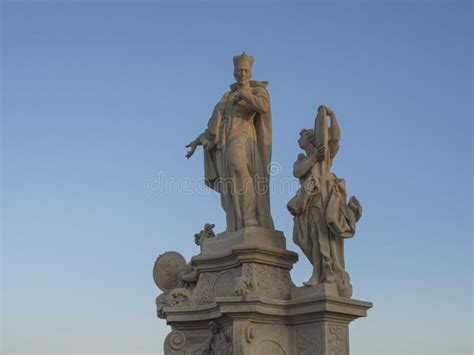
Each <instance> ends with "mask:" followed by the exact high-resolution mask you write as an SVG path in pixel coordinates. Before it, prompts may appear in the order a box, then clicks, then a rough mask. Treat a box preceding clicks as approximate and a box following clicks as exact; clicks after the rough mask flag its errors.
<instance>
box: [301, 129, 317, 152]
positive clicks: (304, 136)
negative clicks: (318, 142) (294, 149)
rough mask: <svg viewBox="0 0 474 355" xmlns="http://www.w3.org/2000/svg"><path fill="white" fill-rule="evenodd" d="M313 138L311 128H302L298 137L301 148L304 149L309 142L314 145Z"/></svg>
mask: <svg viewBox="0 0 474 355" xmlns="http://www.w3.org/2000/svg"><path fill="white" fill-rule="evenodd" d="M314 140H315V136H314V130H313V129H302V130H301V132H300V138H299V139H298V144H299V145H300V148H301V149H305V148H306V147H307V146H308V145H309V144H311V145H313V146H315V144H314Z"/></svg>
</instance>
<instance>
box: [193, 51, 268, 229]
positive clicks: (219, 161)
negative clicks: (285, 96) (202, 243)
mask: <svg viewBox="0 0 474 355" xmlns="http://www.w3.org/2000/svg"><path fill="white" fill-rule="evenodd" d="M253 61H254V58H253V57H252V56H248V55H247V54H245V52H244V53H242V54H241V55H239V56H235V57H234V77H235V79H236V83H234V84H232V85H231V87H230V91H229V92H226V93H225V94H224V96H222V98H221V99H220V101H219V102H218V103H217V105H216V106H215V108H214V111H213V113H212V116H211V118H210V119H209V121H208V124H207V128H206V129H205V130H204V132H203V133H201V134H200V135H199V136H198V137H197V138H196V139H195V140H193V141H192V142H191V143H189V144H188V145H187V146H186V147H188V148H190V150H189V151H188V152H187V154H186V157H187V158H190V157H191V156H192V155H193V154H194V151H195V150H196V148H197V146H198V145H202V146H203V148H204V175H205V182H206V185H207V186H209V187H210V188H212V189H214V190H215V191H217V192H219V193H220V196H221V205H222V207H223V209H224V211H225V214H226V221H227V229H226V231H227V232H233V231H237V230H239V229H241V228H243V227H247V226H261V227H266V228H270V229H273V220H272V217H271V214H270V201H269V176H268V166H269V164H270V161H271V148H272V121H271V110H270V96H269V94H268V91H267V89H266V87H267V85H268V82H265V81H253V80H250V78H251V75H252V64H253Z"/></svg>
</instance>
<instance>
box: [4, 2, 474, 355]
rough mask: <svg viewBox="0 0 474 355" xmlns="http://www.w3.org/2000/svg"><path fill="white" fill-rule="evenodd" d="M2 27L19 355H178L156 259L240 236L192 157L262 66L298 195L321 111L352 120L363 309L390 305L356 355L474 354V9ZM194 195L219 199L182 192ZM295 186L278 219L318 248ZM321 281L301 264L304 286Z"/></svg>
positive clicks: (318, 10) (327, 5)
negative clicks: (368, 304) (239, 61)
mask: <svg viewBox="0 0 474 355" xmlns="http://www.w3.org/2000/svg"><path fill="white" fill-rule="evenodd" d="M1 9H2V17H1V27H2V48H1V54H2V64H1V69H2V222H3V224H2V292H1V296H2V347H1V350H2V351H3V352H4V353H15V352H17V353H18V352H20V353H21V352H23V353H35V352H46V353H53V352H61V353H79V352H82V353H92V352H129V353H152V352H155V353H160V352H161V351H162V343H163V340H164V337H165V336H166V334H167V333H168V332H169V328H168V327H167V326H166V325H165V324H164V323H165V322H164V321H163V320H159V319H157V318H156V316H155V304H154V302H155V297H156V296H157V295H158V294H159V293H160V291H159V290H158V289H157V288H156V286H155V285H154V283H153V279H152V267H153V263H154V261H155V259H156V257H157V256H158V255H159V254H160V253H163V252H164V251H168V250H176V251H179V252H181V253H182V254H183V255H184V256H185V257H186V258H187V259H188V260H189V258H190V257H191V256H192V255H194V254H196V253H197V252H198V249H197V247H196V246H195V245H194V241H193V235H194V233H195V232H197V231H199V230H200V229H201V228H202V226H203V224H204V223H206V222H213V223H215V224H216V229H217V230H218V231H221V230H223V229H224V228H225V226H224V213H223V212H222V211H221V208H220V203H219V196H218V195H217V194H216V193H214V192H209V191H208V190H205V189H203V188H202V184H199V182H200V181H201V183H202V180H201V179H202V176H203V166H202V152H201V150H200V149H199V150H198V151H197V152H196V154H195V156H194V157H193V158H192V159H191V160H189V161H187V160H186V159H185V158H184V155H185V152H186V150H185V148H184V146H185V144H187V143H189V142H190V141H191V140H192V139H194V138H195V136H196V135H197V134H198V133H200V132H201V131H202V129H203V128H204V127H205V125H206V123H207V119H208V117H209V115H210V114H211V111H212V109H213V107H214V104H215V103H216V102H217V100H218V99H219V98H220V97H221V95H222V94H223V93H224V92H225V91H227V90H228V85H229V84H231V83H232V82H233V76H232V71H233V66H232V56H234V55H236V54H239V53H241V52H242V51H243V50H246V51H247V52H248V53H250V54H252V55H254V56H255V64H254V68H253V77H254V79H256V80H268V81H270V86H269V91H270V95H271V98H272V110H273V161H274V162H276V163H277V164H279V165H278V166H279V167H280V171H279V172H277V173H276V174H275V175H274V176H273V185H272V186H275V187H276V186H282V182H285V181H293V183H295V180H291V179H292V176H291V174H292V172H291V170H292V164H293V162H294V160H295V158H296V156H297V154H298V153H299V149H298V145H297V142H296V141H297V139H298V134H299V131H300V130H301V129H302V128H308V127H312V125H313V122H314V117H315V113H316V109H317V106H318V105H319V104H321V103H324V104H326V105H328V106H329V107H331V108H333V109H334V111H335V112H336V115H337V117H338V119H339V123H340V125H341V129H342V141H341V149H340V151H339V154H338V156H337V158H336V160H335V163H334V166H333V169H334V171H335V172H336V174H338V175H339V176H340V177H344V178H345V179H346V181H347V186H348V191H349V193H350V194H355V195H357V197H358V198H359V200H360V201H361V203H362V205H363V207H364V215H363V217H362V219H361V221H360V223H359V225H358V231H357V234H356V237H355V238H354V239H352V240H349V241H348V242H347V243H346V261H347V269H348V271H349V273H350V274H351V277H352V283H353V286H354V298H357V299H362V300H368V301H372V302H374V308H373V309H372V310H371V311H369V316H368V317H367V318H365V319H360V320H357V321H355V322H354V323H353V324H352V325H351V348H352V352H353V353H361V354H368V353H373V354H384V353H401V354H407V353H423V354H433V353H471V351H472V281H473V274H472V231H473V230H472V219H473V213H472V188H473V183H472V135H473V130H472V15H473V12H472V4H471V2H469V1H456V0H454V1H399V2H392V1H379V2H375V1H350V2H349V1H348V2H342V1H331V2H312V3H310V2H305V3H303V2H289V1H288V2H270V1H265V2H258V1H255V2H246V1H244V2H235V1H222V2H218V1H206V2H200V1H196V2H179V1H178V2H175V3H171V2H169V3H165V2H153V1H128V2H126V1H120V2H119V1H94V2H93V1H63V2H59V1H3V2H2V7H1ZM186 178H189V180H184V181H186V182H185V183H184V185H186V184H188V185H189V184H190V186H195V185H199V186H200V187H201V188H200V190H198V191H194V192H193V191H192V190H191V191H190V189H189V188H188V187H186V186H184V185H181V186H180V185H178V183H177V182H176V181H183V179H186ZM173 179H174V180H173ZM289 179H290V180H289ZM160 181H162V182H167V183H168V189H164V190H162V191H159V189H158V187H157V186H158V185H157V184H159V182H160ZM183 186H184V187H183ZM292 186H293V187H294V186H296V185H294V184H293V185H292ZM294 190H295V189H294V188H282V189H278V188H276V191H273V193H272V196H271V204H272V211H273V218H274V220H275V225H276V228H277V229H280V230H282V231H284V233H285V235H286V237H287V242H288V247H289V249H291V250H294V251H297V252H298V251H299V249H298V248H297V247H296V246H295V245H294V244H293V242H292V241H291V231H292V218H291V216H290V215H289V214H288V213H287V211H286V203H287V201H288V200H289V199H290V198H291V197H292V193H294ZM310 272H311V268H310V264H309V262H307V261H306V260H305V258H304V256H303V255H302V254H300V261H299V262H298V263H297V264H296V266H295V268H294V269H293V271H292V277H293V279H294V281H295V282H296V283H297V284H301V283H302V282H303V281H305V280H306V279H307V278H308V277H309V275H310Z"/></svg>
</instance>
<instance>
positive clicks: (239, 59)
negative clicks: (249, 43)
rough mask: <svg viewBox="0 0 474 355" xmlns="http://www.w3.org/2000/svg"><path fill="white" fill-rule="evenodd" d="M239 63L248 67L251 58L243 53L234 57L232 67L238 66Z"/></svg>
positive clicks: (251, 60) (251, 61) (251, 62)
mask: <svg viewBox="0 0 474 355" xmlns="http://www.w3.org/2000/svg"><path fill="white" fill-rule="evenodd" d="M241 63H246V64H247V65H248V66H249V67H251V66H252V64H253V56H251V55H247V54H246V53H245V52H242V54H241V55H236V56H235V57H234V67H237V66H239V64H241Z"/></svg>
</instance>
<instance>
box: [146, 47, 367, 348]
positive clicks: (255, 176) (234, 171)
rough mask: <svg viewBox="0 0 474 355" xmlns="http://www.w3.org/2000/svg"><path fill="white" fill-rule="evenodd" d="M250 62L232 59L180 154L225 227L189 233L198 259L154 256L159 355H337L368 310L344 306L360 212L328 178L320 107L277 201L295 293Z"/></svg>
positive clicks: (302, 135)
mask: <svg viewBox="0 0 474 355" xmlns="http://www.w3.org/2000/svg"><path fill="white" fill-rule="evenodd" d="M253 62H254V58H253V57H252V56H250V55H247V54H246V53H245V52H244V53H242V54H241V55H238V56H235V57H234V58H233V64H234V78H235V83H233V84H232V85H231V86H230V91H228V92H226V93H225V94H224V95H223V96H222V98H221V99H220V100H219V101H218V102H217V104H216V105H215V107H214V110H213V112H212V115H211V117H210V118H209V120H208V122H207V126H206V128H205V129H204V130H203V132H202V133H200V134H199V135H198V136H197V137H196V138H195V139H194V140H193V141H192V142H191V143H189V144H188V145H187V146H186V147H187V148H189V151H188V152H187V154H186V157H187V158H188V159H189V158H191V157H192V156H193V154H194V153H195V151H196V149H197V147H198V146H202V147H203V155H204V177H205V183H206V185H207V186H208V187H209V188H211V189H213V190H215V191H216V192H218V193H219V195H220V200H221V206H222V208H223V209H224V212H225V215H226V230H225V231H223V232H222V233H218V234H216V233H215V232H214V230H213V229H214V224H209V223H207V224H205V225H204V228H203V229H202V230H201V231H200V232H199V233H196V234H195V235H194V241H195V243H196V245H197V246H198V247H199V253H198V254H197V255H195V256H193V257H192V258H191V260H190V261H189V262H186V260H185V258H184V257H183V256H182V255H181V254H179V253H177V252H174V251H168V252H165V253H163V254H161V255H160V256H159V257H158V258H157V260H156V262H155V265H154V269H153V277H154V280H155V283H156V284H157V286H158V287H159V288H160V289H161V290H162V291H163V293H161V294H160V295H159V296H158V297H157V299H156V306H157V315H158V317H159V318H162V319H166V321H167V324H169V325H170V326H171V333H169V334H168V336H167V337H166V339H165V342H164V352H165V354H182V355H185V354H223V355H225V354H236V355H237V354H258V355H260V354H270V355H271V354H316V355H318V354H321V355H322V354H331V355H332V354H334V355H348V354H349V323H350V322H351V321H352V320H354V319H356V318H359V317H364V316H366V313H367V310H368V309H369V308H371V307H372V304H371V303H369V302H365V301H360V300H354V299H352V298H351V297H352V285H351V282H350V277H349V274H348V273H347V271H346V269H345V262H344V241H345V239H347V238H351V237H353V236H354V234H355V230H356V223H357V221H358V220H359V218H360V217H361V215H362V207H361V205H360V203H359V201H358V200H357V199H356V198H355V197H354V196H352V197H350V198H348V197H347V193H346V184H345V181H344V179H342V178H339V177H337V176H336V174H334V172H332V162H333V160H334V158H335V157H336V154H337V153H338V151H339V145H340V141H341V131H340V127H339V123H338V120H337V118H336V115H335V113H334V111H333V110H332V109H330V108H329V107H327V106H325V105H320V106H319V107H318V109H317V113H316V118H315V119H314V122H312V124H311V125H310V128H305V129H302V130H301V131H300V132H299V139H298V144H299V148H300V149H301V150H302V153H300V154H299V155H298V156H297V158H296V161H295V163H294V165H293V175H294V176H295V178H297V179H298V180H299V183H300V188H299V189H298V191H297V192H296V194H295V196H293V197H292V198H291V199H290V200H289V202H288V205H287V207H288V211H289V213H290V214H291V215H292V216H293V242H294V243H295V244H296V245H298V246H299V247H300V248H301V250H302V251H303V254H304V255H305V256H306V257H307V258H308V260H309V261H310V262H311V264H312V266H313V267H312V272H311V275H310V276H309V279H308V281H307V282H305V283H304V284H303V285H302V286H300V287H297V286H296V285H295V284H294V283H293V281H292V280H291V276H290V270H291V268H292V266H293V264H294V263H295V262H296V261H297V260H298V255H297V254H296V253H295V252H293V251H289V250H287V248H286V238H285V236H284V235H283V233H282V232H281V231H277V230H275V228H274V223H273V219H272V216H271V211H270V189H269V183H270V176H269V167H270V163H271V154H272V114H271V102H270V95H269V93H268V89H267V87H268V82H266V81H255V80H251V77H252V65H253Z"/></svg>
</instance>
